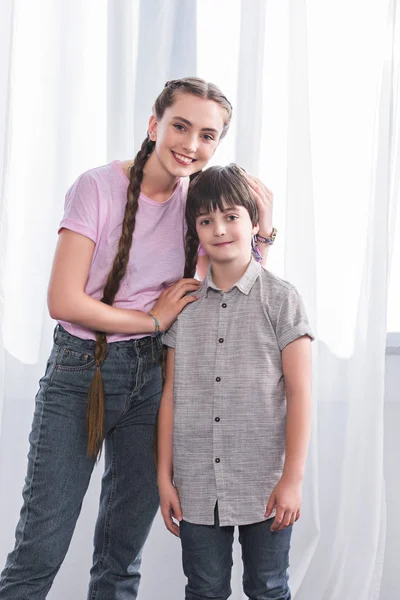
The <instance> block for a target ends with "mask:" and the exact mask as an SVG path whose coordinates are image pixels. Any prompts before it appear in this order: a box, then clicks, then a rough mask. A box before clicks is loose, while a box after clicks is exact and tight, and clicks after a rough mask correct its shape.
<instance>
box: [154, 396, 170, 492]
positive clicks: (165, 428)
mask: <svg viewBox="0 0 400 600" xmlns="http://www.w3.org/2000/svg"><path fill="white" fill-rule="evenodd" d="M173 419H174V404H173V395H172V393H171V392H169V390H166V389H165V388H164V392H163V395H162V397H161V403H160V410H159V413H158V438H157V479H158V481H161V480H166V479H168V480H169V481H171V479H172V432H173Z"/></svg>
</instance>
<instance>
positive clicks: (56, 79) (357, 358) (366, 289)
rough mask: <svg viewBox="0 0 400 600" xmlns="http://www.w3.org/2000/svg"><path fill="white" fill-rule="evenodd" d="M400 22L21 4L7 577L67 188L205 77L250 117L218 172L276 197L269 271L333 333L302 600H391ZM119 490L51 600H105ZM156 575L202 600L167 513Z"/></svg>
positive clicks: (15, 84)
mask: <svg viewBox="0 0 400 600" xmlns="http://www.w3.org/2000/svg"><path fill="white" fill-rule="evenodd" d="M399 9H400V2H399V0H369V1H368V2H361V0H337V1H336V2H335V3H332V2H328V1H327V0H279V2H277V1H275V0H270V1H268V0H249V1H241V0H219V1H218V2H215V1H214V0H198V1H197V2H194V1H193V2H192V1H190V2H189V1H187V0H142V1H139V0H110V1H109V2H107V0H71V1H70V2H68V3H67V2H64V1H63V0H40V1H39V2H35V3H32V2H30V0H15V1H14V2H13V1H11V0H3V1H2V3H1V4H0V86H1V91H2V93H1V96H0V160H1V168H0V190H1V192H0V193H1V196H0V321H1V322H0V325H1V337H0V377H1V379H0V419H1V430H0V489H1V492H0V531H1V538H0V562H1V563H2V564H3V563H4V560H5V555H6V553H7V552H8V551H9V550H10V549H11V547H12V545H13V535H14V528H15V524H16V521H17V518H18V513H19V508H20V502H21V489H22V485H23V478H24V474H25V469H26V454H27V450H28V441H27V439H28V433H29V429H30V424H31V418H32V413H33V399H34V395H35V393H36V388H37V381H38V379H39V378H40V376H41V374H42V373H43V370H44V366H45V363H46V357H47V354H48V352H49V349H50V346H51V341H52V334H51V332H52V328H53V326H54V323H53V322H51V320H50V318H49V317H48V315H47V309H46V286H47V281H48V276H49V269H50V265H51V259H52V254H53V251H54V247H55V243H56V230H57V224H58V222H59V220H60V217H61V214H62V206H63V196H64V193H65V190H66V189H67V187H68V186H69V185H70V183H71V182H72V181H73V180H74V179H75V178H76V177H77V175H78V174H79V173H80V172H82V171H84V170H85V169H88V168H91V167H94V166H96V165H100V164H102V163H105V162H106V161H108V160H111V159H114V158H121V159H123V158H130V157H133V155H134V153H135V151H136V149H137V148H138V146H139V144H140V142H141V141H142V139H143V138H144V135H145V132H146V127H147V120H148V117H149V115H150V112H151V106H152V104H153V102H154V100H155V97H156V96H157V94H158V93H159V91H160V90H161V89H162V87H163V85H164V83H165V81H167V80H168V79H172V78H176V77H182V76H187V75H199V76H201V77H204V78H205V79H207V80H210V81H213V82H215V83H217V84H218V85H219V86H220V87H221V88H222V89H223V90H224V92H225V93H226V95H227V96H228V98H230V99H231V101H232V103H233V105H234V110H235V119H234V122H233V124H232V127H231V130H230V132H229V134H228V136H227V138H226V139H225V140H224V141H223V143H222V144H221V147H220V148H219V149H218V151H217V153H216V156H215V159H214V161H213V162H214V163H226V162H228V161H236V162H239V163H240V164H242V165H243V166H244V167H245V168H246V169H247V170H249V171H250V172H252V173H253V174H255V175H257V176H259V177H260V178H261V179H262V180H263V181H264V182H265V183H266V184H267V185H268V187H270V188H271V189H272V190H273V191H274V193H275V209H274V224H275V225H276V226H277V227H278V229H279V235H278V238H277V243H276V246H275V247H274V248H273V249H272V250H271V252H270V259H269V265H268V266H269V268H270V269H272V270H273V271H275V272H276V273H278V275H281V276H283V277H284V278H287V279H288V280H290V281H292V282H293V283H294V284H295V285H296V286H297V287H298V288H299V290H300V291H301V293H302V294H303V296H304V298H305V301H306V305H307V308H308V312H309V315H310V317H311V320H312V322H313V324H314V327H315V329H316V331H317V333H318V341H317V342H316V343H315V344H314V422H313V433H312V439H311V445H310V452H309V458H308V463H307V473H306V478H305V482H304V500H303V504H304V506H303V514H302V518H301V520H300V521H299V522H298V524H297V525H296V527H295V532H294V535H293V544H292V554H291V569H290V575H291V585H292V591H293V595H294V597H295V598H296V600H378V599H379V600H387V599H386V598H383V596H382V595H380V590H381V581H382V569H383V563H384V553H385V528H386V513H385V493H384V490H385V487H384V481H383V441H384V432H383V408H384V406H383V394H384V359H385V337H386V306H387V290H388V270H389V266H390V255H391V250H392V245H393V236H394V226H393V223H394V222H395V217H396V204H398V198H399V181H400V156H399V139H400V135H399V134H400V111H399V70H400V69H399V65H400V35H399ZM100 475H101V465H99V466H98V468H97V469H96V472H95V474H94V476H93V480H92V484H91V487H90V489H89V492H88V494H87V497H86V500H85V503H84V506H83V510H82V515H81V518H80V520H79V523H78V526H77V529H76V532H75V535H74V538H73V541H72V544H71V548H70V551H69V553H68V555H67V558H66V560H65V562H64V564H63V566H62V568H61V570H60V573H59V575H58V577H57V578H56V581H55V584H54V586H53V588H52V591H51V593H50V595H49V598H50V599H57V600H64V599H65V600H67V599H69V598H83V597H85V589H86V585H87V579H88V570H89V566H90V561H91V540H92V531H93V526H94V520H95V516H96V514H97V503H98V494H99V480H100ZM386 551H387V552H390V549H386ZM234 552H235V566H234V573H233V595H232V598H233V600H241V599H242V598H243V595H242V592H241V566H240V548H239V547H238V545H236V546H235V551H234ZM142 572H143V580H142V587H141V592H140V598H141V599H142V600H154V598H158V597H161V596H162V597H163V598H168V599H169V598H171V599H175V598H182V597H183V591H182V590H183V585H184V577H183V575H182V570H181V565H180V547H179V542H177V540H175V539H173V538H172V537H171V536H170V535H169V534H168V533H167V532H166V530H165V529H164V526H163V524H162V523H161V519H160V518H157V520H156V523H155V525H154V527H153V529H152V532H151V535H150V538H149V540H148V543H147V545H146V548H145V553H144V560H143V569H142ZM392 575H393V577H395V575H396V574H392ZM387 598H388V597H387Z"/></svg>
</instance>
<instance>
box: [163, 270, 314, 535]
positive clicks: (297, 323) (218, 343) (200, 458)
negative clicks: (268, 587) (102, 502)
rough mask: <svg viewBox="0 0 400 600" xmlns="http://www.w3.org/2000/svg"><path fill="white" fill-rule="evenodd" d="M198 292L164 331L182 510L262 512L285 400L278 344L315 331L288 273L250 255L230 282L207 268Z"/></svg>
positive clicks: (247, 518) (277, 455)
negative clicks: (170, 353) (170, 356)
mask: <svg viewBox="0 0 400 600" xmlns="http://www.w3.org/2000/svg"><path fill="white" fill-rule="evenodd" d="M196 295H197V296H198V297H199V300H197V301H196V302H193V303H192V304H189V305H188V306H187V307H186V308H185V310H184V311H183V312H182V313H181V314H180V315H179V317H178V318H177V320H176V321H175V323H174V324H173V325H172V327H171V328H170V329H169V330H168V331H167V333H166V334H165V337H164V343H165V344H166V345H167V346H170V347H172V348H175V375H174V432H173V472H174V482H175V485H176V487H177V490H178V493H179V497H180V501H181V506H182V513H183V518H184V519H185V520H186V521H189V522H191V523H198V524H203V525H212V524H213V523H214V507H215V503H216V502H217V501H218V512H219V520H220V524H221V525H222V526H223V525H246V524H249V523H257V522H259V521H263V520H264V512H265V507H266V504H267V501H268V498H269V495H270V494H271V492H272V490H273V488H274V486H275V485H276V484H277V482H278V481H279V479H280V477H281V475H282V468H283V463H284V451H285V420H286V400H285V387H284V381H283V373H282V360H281V352H282V350H283V348H284V347H285V346H286V345H287V344H289V343H290V342H293V341H294V340H295V339H296V338H298V337H300V336H303V335H308V336H310V337H311V338H312V337H313V334H312V331H311V328H310V325H309V323H308V320H307V316H306V312H305V309H304V305H303V302H302V300H301V298H300V296H299V294H298V292H297V291H296V289H295V288H294V287H293V286H292V285H291V284H289V283H287V282H286V281H283V280H282V279H280V278H279V277H277V276H275V275H273V274H272V273H270V272H269V271H266V270H265V269H263V268H262V267H261V266H260V265H259V264H258V263H256V262H255V261H254V260H252V261H251V263H250V264H249V267H248V268H247V270H246V272H245V274H244V275H243V277H242V278H241V279H240V280H239V281H238V282H237V283H236V284H235V285H234V286H233V287H232V288H231V289H230V290H229V291H227V292H223V291H221V290H220V289H218V288H217V287H216V286H215V285H214V283H213V281H212V277H211V271H210V270H209V271H208V275H207V277H206V278H205V279H204V281H203V284H202V286H201V288H200V290H199V291H198V292H197V293H196Z"/></svg>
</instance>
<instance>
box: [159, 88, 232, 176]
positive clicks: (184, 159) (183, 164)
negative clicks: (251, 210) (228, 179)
mask: <svg viewBox="0 0 400 600" xmlns="http://www.w3.org/2000/svg"><path fill="white" fill-rule="evenodd" d="M225 117H226V113H225V110H224V109H223V108H222V106H220V105H219V104H217V103H216V102H214V100H206V99H204V98H199V97H198V96H194V95H193V94H188V93H182V92H181V93H178V94H177V95H176V98H175V101H174V103H173V104H172V106H170V107H168V108H166V109H165V112H164V114H163V116H162V118H161V119H159V120H157V118H156V117H155V116H154V115H152V116H151V117H150V120H149V127H148V131H149V135H150V138H151V139H152V140H154V141H155V142H156V145H155V149H154V151H153V152H154V154H155V157H157V161H158V162H159V163H160V165H161V166H162V167H163V168H164V169H165V170H166V171H167V172H168V173H169V174H170V175H172V176H173V177H187V176H188V175H191V174H192V173H196V172H197V171H201V170H202V169H203V168H204V167H205V165H206V164H207V163H208V161H209V160H210V159H211V157H212V156H213V154H214V152H215V150H216V149H217V146H218V143H219V140H220V137H221V133H222V131H223V127H224V118H225Z"/></svg>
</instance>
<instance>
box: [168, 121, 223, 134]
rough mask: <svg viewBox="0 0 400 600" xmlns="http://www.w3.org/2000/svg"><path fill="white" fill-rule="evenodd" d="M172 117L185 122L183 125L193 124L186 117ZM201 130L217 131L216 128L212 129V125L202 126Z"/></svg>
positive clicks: (189, 125)
mask: <svg viewBox="0 0 400 600" xmlns="http://www.w3.org/2000/svg"><path fill="white" fill-rule="evenodd" d="M172 118H173V119H177V120H178V121H183V123H185V125H187V126H188V127H192V126H193V123H191V122H190V121H188V120H187V119H184V118H183V117H172ZM201 131H211V132H212V133H219V132H218V129H213V128H212V127H203V128H202V129H201Z"/></svg>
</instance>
